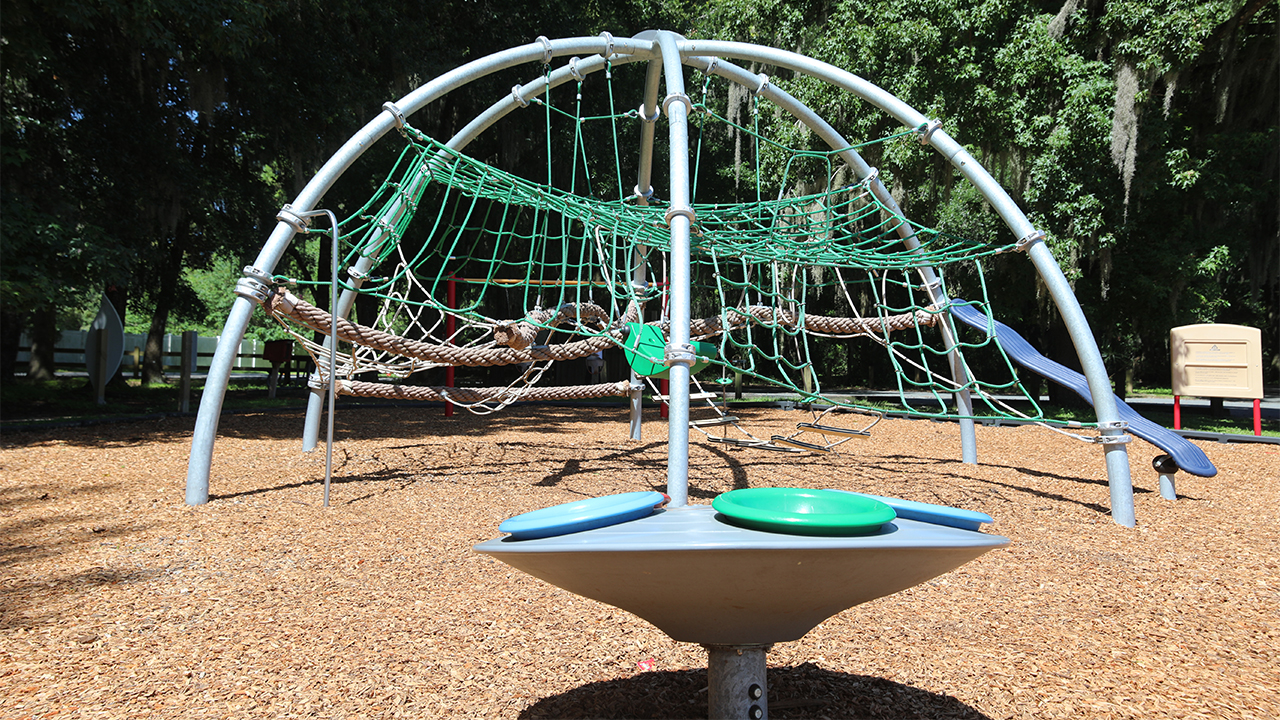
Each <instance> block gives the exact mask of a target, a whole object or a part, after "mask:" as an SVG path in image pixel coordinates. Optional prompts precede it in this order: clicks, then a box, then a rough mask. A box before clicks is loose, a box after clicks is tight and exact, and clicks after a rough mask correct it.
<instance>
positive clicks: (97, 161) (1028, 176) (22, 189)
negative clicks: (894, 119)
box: [0, 0, 1280, 392]
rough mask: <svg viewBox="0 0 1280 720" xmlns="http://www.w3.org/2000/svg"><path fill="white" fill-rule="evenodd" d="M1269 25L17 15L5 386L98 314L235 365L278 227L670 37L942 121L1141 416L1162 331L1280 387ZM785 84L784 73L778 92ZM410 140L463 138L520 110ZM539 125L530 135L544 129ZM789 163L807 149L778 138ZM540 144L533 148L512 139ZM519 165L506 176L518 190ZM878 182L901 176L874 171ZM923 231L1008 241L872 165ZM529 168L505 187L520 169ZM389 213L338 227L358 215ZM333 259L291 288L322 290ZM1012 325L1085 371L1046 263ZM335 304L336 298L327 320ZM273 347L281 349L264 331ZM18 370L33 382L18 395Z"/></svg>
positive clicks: (1154, 1)
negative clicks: (535, 88)
mask: <svg viewBox="0 0 1280 720" xmlns="http://www.w3.org/2000/svg"><path fill="white" fill-rule="evenodd" d="M1278 7H1280V4H1278V3H1276V2H1275V1H1274V0H1199V1H1197V0H1128V1H1115V0H1065V1H1064V0H1052V1H1050V2H1045V1H1041V2H1036V1H1034V0H876V2H870V1H869V0H843V1H829V0H699V2H696V3H695V2H690V1H689V0H617V1H615V2H610V3H598V2H597V3H587V4H584V5H577V6H574V7H573V10H572V12H571V13H570V12H567V11H566V8H565V6H564V5H563V4H555V5H552V4H550V3H545V2H541V1H540V0H508V1H505V2H496V1H494V0H433V2H431V3H425V2H402V1H401V2H398V1H396V0H388V1H387V2H381V3H359V2H355V1H354V0H328V1H326V2H319V1H318V0H264V1H258V0H206V1H204V2H198V3H197V2H191V1H190V0H131V1H129V2H125V1H123V0H96V1H95V0H42V1H41V2H39V3H35V2H30V1H29V0H3V4H2V5H0V8H2V14H0V23H2V28H0V30H2V36H3V37H2V39H0V65H2V66H3V76H4V85H3V93H4V101H3V106H4V107H3V126H2V128H0V129H2V135H0V193H2V194H0V202H2V203H3V206H2V213H3V216H2V225H0V237H2V242H3V245H2V246H0V379H2V380H8V379H11V378H12V377H13V374H14V372H15V367H14V356H15V353H16V349H17V344H18V336H19V334H20V333H21V332H23V331H25V332H27V333H28V335H29V336H30V338H31V341H32V355H33V363H34V366H33V367H32V368H31V373H30V376H31V377H33V378H36V379H39V378H41V377H43V376H44V375H45V374H47V373H48V372H49V371H50V368H51V367H52V363H51V362H50V361H49V356H50V355H51V353H52V347H53V344H54V342H55V341H56V336H57V330H58V329H59V328H64V329H65V328H73V327H79V326H81V325H82V324H85V322H86V319H85V318H84V312H85V308H86V307H96V300H95V298H97V297H98V296H99V295H100V294H101V293H102V292H104V291H105V292H106V293H107V295H108V297H110V298H111V299H112V302H113V303H114V304H115V305H116V307H117V309H118V310H119V311H120V314H121V316H122V317H124V318H125V322H126V325H127V326H129V327H130V329H131V330H135V331H145V332H148V334H149V338H150V339H149V341H148V344H147V348H146V360H145V362H146V366H147V368H148V372H147V374H146V375H145V376H144V378H146V379H155V378H158V377H160V367H161V365H160V359H161V358H160V338H161V336H163V334H164V333H166V332H175V331H178V330H184V329H196V330H200V331H201V332H202V333H203V334H208V335H216V334H217V333H218V332H219V331H220V329H221V323H222V321H223V319H224V318H225V314H226V309H227V308H228V307H229V306H230V304H231V301H232V299H233V295H232V292H231V290H232V286H233V285H234V282H235V279H236V278H237V277H238V276H239V268H240V267H242V266H243V265H244V264H246V263H247V262H249V261H251V260H252V258H253V256H254V255H255V254H256V252H257V250H258V248H260V247H261V245H262V243H263V241H264V240H265V238H266V236H267V234H268V233H269V232H270V229H271V228H272V227H273V226H274V224H275V215H276V213H277V211H278V210H279V208H280V207H281V206H282V205H283V204H285V203H286V202H288V201H289V200H290V199H291V198H292V197H293V196H294V195H295V194H296V193H297V192H298V191H299V190H300V189H301V187H302V186H303V185H304V184H305V183H306V182H307V180H308V179H309V178H310V177H311V175H312V174H313V173H314V171H315V170H316V169H317V168H318V167H319V166H320V165H321V164H322V163H323V162H324V161H325V160H326V159H327V158H328V157H329V156H330V155H331V154H332V152H333V151H334V150H336V149H337V148H338V147H339V146H340V145H341V144H342V143H343V142H344V141H345V140H346V139H347V138H348V137H350V136H351V134H352V133H353V132H355V131H356V130H357V129H359V128H360V127H361V126H363V125H364V124H365V123H366V122H367V121H368V120H369V119H370V118H371V117H372V116H373V115H375V114H376V113H378V112H379V111H380V108H381V105H382V103H383V102H386V101H388V100H395V99H397V98H399V97H401V96H403V95H404V94H405V93H407V92H408V91H409V90H411V89H412V88H414V87H416V86H418V85H419V84H421V83H422V82H425V81H426V80H428V79H430V78H432V77H434V76H436V75H438V74H440V73H442V72H444V71H446V70H449V69H451V68H453V67H456V66H457V65H460V64H462V63H464V62H466V61H468V60H472V59H475V58H477V57H482V56H484V55H486V54H489V53H491V52H495V51H497V50H501V49H505V48H507V47H510V46H513V45H517V44H521V43H525V42H528V41H530V40H531V39H532V38H534V37H535V36H537V35H547V36H548V37H553V38H554V37H568V36H574V35H596V34H598V33H599V32H601V31H609V32H612V33H613V34H615V35H620V36H622V35H631V34H634V33H636V32H639V31H641V30H644V29H646V28H659V27H660V28H669V29H672V30H675V31H677V32H680V33H682V34H684V35H686V36H687V37H708V38H717V39H729V40H742V41H749V42H754V43H758V44H763V45H771V46H775V47H780V48H783V49H787V50H794V51H797V52H800V53H804V54H807V55H810V56H812V57H815V58H817V59H820V60H825V61H827V62H830V63H833V64H835V65H837V66H839V67H842V68H846V69H848V70H850V71H852V72H854V73H857V74H858V75H861V76H862V77H865V78H867V79H868V80H870V81H872V82H873V83H876V84H877V85H880V86H881V87H883V88H885V89H887V90H889V91H890V92H892V93H894V94H896V95H897V96H898V97H900V98H902V99H903V100H904V101H906V102H907V103H908V104H910V105H912V106H914V107H915V108H917V109H919V110H920V111H921V112H923V113H925V114H926V115H928V116H930V117H937V118H940V119H941V120H942V121H943V123H944V125H945V127H946V128H947V130H948V132H950V133H951V134H952V135H953V136H954V137H956V138H957V139H958V140H959V141H960V142H962V143H965V144H966V145H967V146H968V148H969V149H970V151H971V152H972V153H973V154H974V155H975V156H976V157H977V158H978V160H979V161H980V162H982V163H983V164H984V166H986V167H987V168H988V169H989V170H991V172H992V173H993V174H994V175H995V176H996V177H997V179H998V180H1000V181H1001V182H1002V183H1003V184H1004V185H1005V187H1006V188H1007V189H1008V190H1009V192H1010V194H1011V195H1012V196H1013V197H1014V198H1015V200H1017V201H1018V202H1019V203H1020V204H1021V205H1022V207H1023V209H1024V211H1025V212H1026V214H1027V215H1028V216H1029V217H1030V218H1031V220H1032V222H1033V223H1035V224H1036V226H1037V227H1038V228H1041V229H1043V230H1044V231H1045V232H1046V233H1047V234H1048V243H1049V246H1050V247H1051V248H1052V250H1053V252H1054V253H1055V255H1056V256H1057V258H1058V260H1059V262H1060V263H1061V265H1062V266H1063V269H1064V270H1065V271H1066V273H1067V275H1068V277H1069V278H1070V279H1071V280H1072V282H1073V283H1074V286H1075V291H1076V294H1077V296H1078V297H1079V298H1080V301H1081V303H1082V305H1083V306H1084V309H1085V312H1086V314H1087V315H1088V317H1089V319H1090V322H1091V324H1092V326H1093V330H1094V333H1095V334H1096V335H1097V337H1098V340H1099V343H1100V345H1101V346H1102V350H1103V353H1104V356H1105V357H1106V360H1107V363H1108V368H1109V369H1110V370H1111V371H1112V372H1113V373H1114V374H1115V379H1116V381H1117V386H1118V389H1120V392H1123V389H1122V388H1123V385H1124V384H1125V382H1126V381H1133V380H1135V379H1137V380H1139V381H1142V382H1146V383H1149V384H1155V385H1165V386H1167V383H1168V373H1169V359H1168V331H1169V328H1171V327H1174V326H1177V325H1184V324H1189V323H1197V322H1225V323H1237V324H1243V325H1250V326H1254V327H1260V328H1262V330H1263V338H1264V362H1265V364H1266V368H1267V369H1266V382H1267V383H1268V384H1276V383H1277V382H1280V380H1277V378H1280V360H1278V359H1277V348H1278V347H1280V67H1278V65H1280V30H1278V29H1277V25H1278V24H1277V19H1278V18H1277V16H1278V14H1280V13H1278ZM755 70H756V71H768V70H769V69H768V68H756V69H755ZM474 89H475V91H476V92H475V96H474V97H473V96H470V95H461V94H457V93H455V94H454V95H458V96H457V97H454V96H453V95H451V96H449V97H448V98H447V99H446V100H445V101H444V103H442V104H441V107H434V106H433V108H431V109H430V112H429V113H428V112H426V111H424V113H421V114H420V115H425V116H424V117H418V116H415V117H414V118H413V119H412V120H413V122H414V125H415V126H416V127H418V128H419V129H422V130H423V131H425V132H427V133H429V134H431V135H433V136H434V137H437V138H441V137H448V136H449V135H451V134H452V133H453V132H454V131H455V130H457V129H458V128H460V127H461V126H462V125H463V124H465V123H466V122H467V121H468V120H469V119H470V118H472V117H473V116H474V115H475V113H476V112H477V111H478V110H479V109H481V108H483V107H485V106H487V105H488V103H489V102H491V101H492V100H493V99H494V98H495V97H498V96H500V95H501V94H503V93H504V92H509V90H506V91H504V90H502V89H500V88H492V87H487V86H485V85H484V84H478V85H476V86H474ZM788 89H789V91H790V92H792V93H793V94H795V95H796V96H797V97H799V98H800V99H801V100H803V101H804V102H806V103H807V104H809V105H810V107H813V108H814V109H815V110H817V111H818V112H819V113H820V114H823V115H824V116H825V117H826V118H827V119H828V120H829V121H831V122H832V124H834V125H836V126H837V127H839V128H841V130H842V131H843V132H844V133H845V135H846V136H847V137H851V138H859V137H861V138H876V137H882V136H884V135H886V134H888V133H890V132H892V131H894V130H897V129H900V128H894V127H892V125H891V123H890V121H889V120H888V118H887V117H886V116H884V115H883V114H880V113H877V112H871V111H869V110H868V109H867V108H865V107H861V106H858V105H854V104H849V103H843V104H842V103H838V102H836V100H837V99H836V98H834V97H827V96H825V95H824V93H829V89H827V88H824V87H821V86H819V85H818V84H816V83H814V84H812V85H806V84H803V83H799V82H796V83H793V84H792V85H790V86H789V87H788ZM538 121H539V120H538V119H537V118H536V117H533V118H531V119H530V122H538ZM765 122H773V123H776V126H775V127H772V128H769V129H768V132H771V133H773V134H775V135H777V136H778V137H786V135H787V133H788V132H794V130H793V129H791V128H790V126H789V125H788V123H785V122H783V121H782V120H781V119H777V118H766V119H765ZM513 134H514V135H515V136H517V137H518V135H519V133H518V132H515V133H513ZM511 140H512V139H511V137H506V138H503V139H501V142H500V143H499V146H497V147H495V148H490V149H489V150H488V152H491V153H494V154H496V155H497V157H498V162H499V163H502V162H503V161H502V154H503V151H504V149H507V150H509V151H510V152H515V153H518V152H519V148H518V147H515V148H510V147H509V146H510V145H511ZM877 152H880V151H877ZM868 160H869V161H871V162H872V164H873V165H876V166H877V167H879V168H880V171H881V173H882V177H883V178H884V179H885V180H886V183H887V184H888V185H889V186H890V187H891V188H892V189H893V192H894V195H895V197H896V198H897V199H898V201H899V203H900V204H901V205H902V206H903V209H904V210H905V211H906V213H907V215H909V216H912V217H916V218H920V219H923V220H924V221H925V222H929V223H932V224H933V225H935V226H938V227H940V228H941V229H944V230H947V231H949V232H952V233H955V234H958V235H962V236H965V237H968V238H972V239H976V240H983V241H992V242H994V241H1002V242H1007V241H1009V240H1011V239H1013V238H1007V237H1004V235H1007V234H1008V231H1007V230H1006V229H1004V228H1003V226H1002V225H1001V224H1000V223H999V221H998V220H997V218H996V217H995V215H994V214H993V213H991V212H989V211H988V210H987V209H986V208H985V206H984V205H983V204H982V202H981V200H980V198H979V197H978V196H977V194H976V193H975V192H973V191H970V190H969V189H967V187H966V186H965V185H964V184H956V183H954V179H955V177H956V176H955V174H954V173H953V172H952V170H951V168H950V166H949V165H947V164H946V163H945V162H943V161H941V160H940V159H939V158H938V157H937V156H936V153H932V152H931V151H928V152H927V151H926V149H922V148H919V147H912V146H911V145H908V144H894V145H885V146H884V150H883V151H882V152H881V153H880V154H878V155H877V154H872V155H869V156H868ZM507 161H508V162H509V161H510V158H508V159H507ZM367 193H368V188H367V187H360V186H356V185H351V186H346V185H341V184H340V185H339V186H337V187H335V188H334V189H333V190H332V191H331V192H330V195H329V196H327V197H326V201H327V202H329V203H331V204H334V205H339V204H342V203H344V202H350V203H353V204H354V205H357V206H358V205H359V204H360V203H359V199H362V194H363V195H365V196H367ZM322 245H323V243H319V242H314V241H313V242H311V243H310V244H305V243H300V244H295V246H294V247H293V248H292V249H291V250H290V254H289V256H288V257H287V259H286V261H285V262H286V263H287V264H288V267H280V268H277V272H280V273H284V274H290V275H293V276H299V277H316V276H321V275H323V273H324V271H323V270H321V268H326V267H327V266H328V264H329V258H328V257H327V255H326V253H324V252H323V251H322V250H323V248H322V247H321V246H322ZM987 271H988V281H989V282H994V283H995V284H996V286H997V287H998V290H997V292H998V295H999V298H1000V310H1001V314H1002V317H1001V319H1002V320H1003V321H1005V322H1006V323H1008V324H1010V325H1012V326H1014V327H1015V328H1017V329H1018V330H1019V331H1020V332H1022V333H1023V334H1024V335H1026V336H1027V337H1028V339H1029V340H1031V341H1032V343H1033V344H1035V345H1036V346H1037V347H1039V348H1041V349H1042V350H1044V351H1046V354H1049V355H1050V356H1052V357H1055V358H1056V359H1059V360H1060V361H1063V362H1067V363H1068V364H1071V361H1072V359H1073V356H1074V353H1073V351H1072V350H1071V348H1070V343H1069V340H1068V339H1067V337H1066V333H1065V331H1064V330H1063V329H1062V328H1061V323H1060V321H1059V320H1058V318H1057V314H1056V312H1055V311H1054V310H1053V307H1052V304H1051V302H1050V301H1049V300H1048V298H1047V296H1046V294H1045V293H1043V292H1042V291H1041V288H1040V287H1039V286H1038V284H1037V280H1036V278H1035V276H1034V272H1033V270H1032V268H1031V266H1030V264H1029V263H1026V262H1004V263H1002V262H997V261H996V260H992V261H991V267H990V268H988V269H987ZM317 300H318V301H323V298H317ZM253 332H257V333H259V334H260V336H266V335H267V334H269V333H270V332H272V331H271V330H270V329H269V328H267V327H266V326H265V325H263V326H261V327H259V328H256V329H255V330H253ZM21 369H22V368H18V370H21Z"/></svg>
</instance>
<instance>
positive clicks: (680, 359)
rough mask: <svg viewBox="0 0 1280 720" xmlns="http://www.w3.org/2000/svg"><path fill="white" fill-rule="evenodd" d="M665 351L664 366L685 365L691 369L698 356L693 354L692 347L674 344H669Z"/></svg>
mask: <svg viewBox="0 0 1280 720" xmlns="http://www.w3.org/2000/svg"><path fill="white" fill-rule="evenodd" d="M665 349H666V357H665V358H664V360H665V361H666V362H665V364H666V365H669V366H670V365H686V366H688V367H693V364H694V363H695V362H697V360H698V356H697V355H696V354H694V352H693V346H692V345H676V344H674V343H670V344H668V345H667V346H666V348H665Z"/></svg>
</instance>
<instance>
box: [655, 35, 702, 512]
mask: <svg viewBox="0 0 1280 720" xmlns="http://www.w3.org/2000/svg"><path fill="white" fill-rule="evenodd" d="M677 39H678V36H676V35H674V34H672V33H670V32H667V31H665V30H663V31H659V32H657V33H655V42H656V43H657V45H658V47H659V49H660V50H661V52H662V64H663V71H664V73H665V77H664V79H665V80H666V87H667V97H666V100H664V101H663V103H662V106H663V109H664V110H665V111H666V113H667V125H668V130H667V132H668V141H669V143H670V148H671V152H670V158H669V159H670V169H671V203H670V209H668V210H667V216H666V220H667V225H668V226H669V227H670V228H671V273H670V276H669V278H668V280H669V281H670V283H671V285H670V287H669V288H668V289H669V291H670V293H671V295H670V297H671V334H670V336H669V337H668V339H667V347H666V361H667V365H668V366H669V367H670V371H669V372H668V377H669V378H670V391H669V394H668V395H667V398H668V403H669V404H670V408H671V410H670V413H669V415H668V418H669V419H668V421H667V495H669V496H671V502H670V503H669V506H670V507H673V508H679V507H684V506H685V505H688V504H689V374H690V373H689V371H690V368H692V367H693V362H694V354H693V345H692V344H691V343H690V342H689V336H690V334H689V317H690V294H691V292H692V288H691V272H690V253H691V249H690V238H689V234H690V227H691V225H692V223H693V208H692V207H691V206H690V204H689V203H690V200H691V197H690V191H689V112H690V111H691V110H692V109H693V105H692V103H691V102H690V101H689V97H688V96H687V95H685V92H684V66H683V65H682V64H681V60H680V50H679V49H678V48H677V47H676V42H677Z"/></svg>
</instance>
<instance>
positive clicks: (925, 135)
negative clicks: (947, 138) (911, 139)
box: [916, 118, 942, 145]
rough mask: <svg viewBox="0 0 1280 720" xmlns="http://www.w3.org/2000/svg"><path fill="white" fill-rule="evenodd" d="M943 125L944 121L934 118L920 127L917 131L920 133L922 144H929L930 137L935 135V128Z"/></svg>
mask: <svg viewBox="0 0 1280 720" xmlns="http://www.w3.org/2000/svg"><path fill="white" fill-rule="evenodd" d="M941 127H942V121H941V120H938V119H937V118H934V119H933V120H930V121H929V122H927V123H925V124H924V125H923V126H922V127H921V128H920V129H918V130H916V132H918V133H920V144H921V145H928V144H929V137H930V136H932V135H933V133H934V131H935V130H937V129H938V128H941Z"/></svg>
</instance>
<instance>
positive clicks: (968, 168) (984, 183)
mask: <svg viewBox="0 0 1280 720" xmlns="http://www.w3.org/2000/svg"><path fill="white" fill-rule="evenodd" d="M681 47H682V49H683V51H684V53H685V54H686V55H717V56H722V57H735V58H745V59H748V60H756V61H759V62H765V63H769V64H772V65H776V66H779V67H783V68H786V69H789V70H794V71H797V72H802V73H804V74H807V75H812V76H814V77H817V78H819V79H822V80H825V81H827V82H829V83H831V84H833V85H836V86H837V87H842V88H844V89H846V90H849V91H850V92H853V93H854V94H856V95H858V96H859V97H861V98H863V99H864V100H866V101H868V102H870V103H872V104H873V105H875V106H876V107H879V108H880V109H881V110H884V111H885V112H887V113H889V114H890V115H892V116H893V117H895V118H896V119H897V120H898V121H899V122H901V123H902V124H903V125H905V126H907V127H919V126H920V125H921V124H924V123H926V122H927V118H925V117H924V116H923V115H921V114H920V113H919V112H917V111H916V110H915V109H913V108H912V107H911V106H909V105H907V104H906V103H904V102H902V101H901V100H899V99H898V98H896V97H894V96H893V95H892V94H890V93H888V92H886V91H885V90H883V89H882V88H879V87H877V86H875V85H873V84H872V83H870V82H867V81H866V80H864V79H862V78H860V77H858V76H857V75H854V74H853V73H850V72H848V71H846V70H841V69H840V68H837V67H835V66H833V65H830V64H829V63H825V62H822V61H819V60H814V59H812V58H808V57H805V56H803V55H798V54H796V53H792V52H788V51H785V50H778V49H776V48H766V47H762V46H759V45H751V44H749V43H736V42H722V41H702V40H699V41H686V42H684V43H683V44H682V46H681ZM927 139H928V142H929V144H930V145H932V146H933V147H934V149H936V150H937V151H938V152H939V153H941V154H942V156H943V157H945V158H947V160H948V161H949V162H950V163H951V164H952V166H954V167H955V168H956V169H957V170H958V171H959V172H960V174H961V175H963V176H964V177H965V178H966V179H968V180H969V181H970V182H971V183H973V185H974V187H976V188H978V191H979V192H981V193H982V194H983V197H985V198H986V200H987V202H988V203H989V204H990V205H991V207H992V209H993V210H995V211H996V213H997V214H999V215H1000V217H1001V219H1002V220H1004V222H1005V225H1007V226H1008V227H1009V229H1010V230H1012V231H1013V232H1014V235H1015V237H1018V238H1034V237H1035V235H1036V230H1035V228H1034V227H1032V225H1031V222H1030V221H1029V220H1027V218H1026V216H1025V215H1024V214H1023V213H1022V210H1021V209H1020V208H1019V207H1018V206H1017V203H1015V202H1014V201H1013V198H1011V197H1009V195H1008V193H1006V192H1005V190H1004V188H1003V187H1002V186H1001V185H1000V184H999V183H998V182H996V180H995V178H993V177H991V175H990V174H989V173H988V172H987V171H986V169H984V168H983V167H982V165H981V164H979V163H978V161H977V160H976V159H974V158H973V156H972V155H970V154H969V152H968V151H967V150H965V149H964V148H963V147H962V146H961V145H960V144H959V143H957V142H956V141H955V140H954V139H952V138H951V137H950V136H949V135H948V134H947V133H946V132H944V131H941V130H934V131H933V132H931V133H930V134H929V135H928V137H927ZM1027 254H1028V255H1029V256H1030V258H1031V261H1032V264H1033V265H1034V266H1035V268H1036V271H1037V272H1039V273H1040V277H1041V279H1043V280H1044V281H1045V285H1046V286H1047V287H1048V288H1049V294H1050V297H1052V298H1053V301H1054V304H1055V305H1056V306H1057V307H1058V312H1059V314H1061V315H1062V319H1063V322H1064V323H1065V324H1066V326H1067V332H1068V333H1069V334H1070V336H1071V341H1072V343H1073V344H1074V345H1075V348H1076V354H1077V355H1078V356H1079V358H1080V364H1081V366H1082V368H1083V370H1084V375H1085V378H1086V380H1088V382H1089V391H1090V393H1091V394H1092V395H1093V406H1094V410H1095V411H1096V412H1097V415H1098V424H1099V426H1100V430H1101V435H1102V438H1101V439H1102V442H1103V447H1104V455H1105V460H1106V466H1107V479H1108V484H1109V486H1110V489H1111V516H1112V519H1113V520H1115V522H1116V523H1117V524H1120V525H1124V526H1127V527H1133V526H1134V525H1135V524H1136V521H1135V517H1134V511H1133V483H1132V480H1131V478H1130V475H1129V456H1128V452H1127V450H1126V448H1125V445H1124V440H1125V432H1124V428H1123V424H1122V423H1121V422H1120V416H1119V413H1118V411H1117V407H1116V403H1115V396H1114V395H1113V394H1112V393H1111V383H1110V381H1109V379H1108V377H1107V373H1106V368H1105V366H1104V364H1103V362H1102V353H1101V352H1100V351H1099V350H1098V343H1097V341H1096V340H1095V339H1094V337H1093V333H1092V331H1091V330H1090V329H1089V323H1088V321H1087V320H1086V319H1085V317H1084V311H1083V310H1081V308H1080V303H1079V301H1078V300H1077V299H1076V297H1075V294H1074V293H1073V292H1072V291H1071V287H1070V285H1069V284H1068V283H1067V279H1066V276H1065V275H1063V273H1062V268H1060V267H1058V263H1057V261H1055V260H1054V259H1053V254H1052V253H1051V252H1050V251H1049V249H1048V248H1047V247H1046V246H1045V245H1044V241H1043V239H1034V240H1030V241H1029V243H1028V246H1027Z"/></svg>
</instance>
